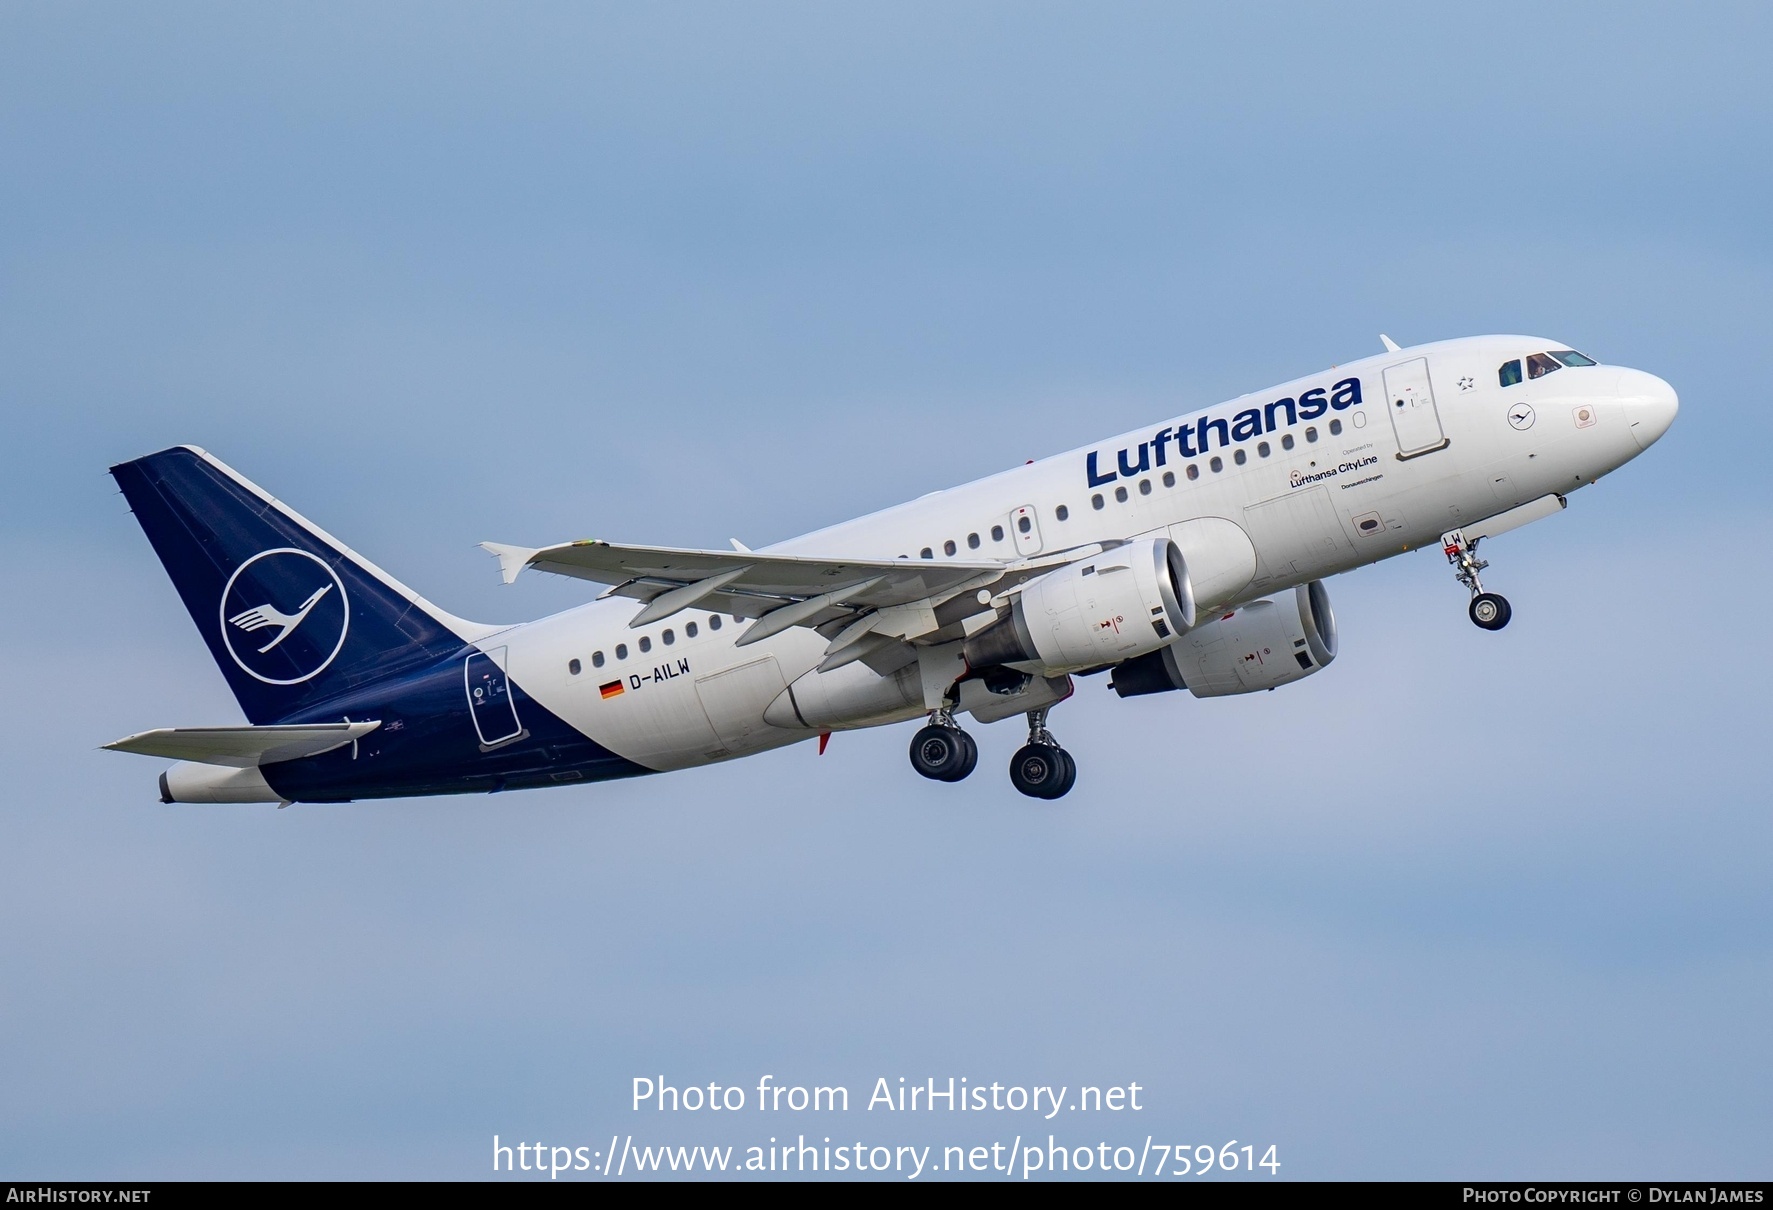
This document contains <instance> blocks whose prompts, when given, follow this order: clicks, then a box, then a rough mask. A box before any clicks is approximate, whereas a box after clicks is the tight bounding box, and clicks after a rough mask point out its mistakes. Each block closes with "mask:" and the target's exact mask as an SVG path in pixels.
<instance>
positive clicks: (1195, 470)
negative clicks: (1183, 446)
mask: <svg viewBox="0 0 1773 1210" xmlns="http://www.w3.org/2000/svg"><path fill="white" fill-rule="evenodd" d="M1188 477H1189V478H1190V479H1198V478H1200V467H1198V466H1196V465H1195V464H1194V463H1192V462H1190V463H1189V464H1188Z"/></svg>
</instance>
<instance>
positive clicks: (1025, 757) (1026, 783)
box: [1010, 707, 1077, 799]
mask: <svg viewBox="0 0 1773 1210" xmlns="http://www.w3.org/2000/svg"><path fill="white" fill-rule="evenodd" d="M1010 784H1011V785H1013V786H1015V787H1016V789H1018V790H1020V791H1021V792H1022V793H1024V794H1026V795H1028V796H1029V797H1030V798H1047V799H1052V798H1063V797H1064V796H1065V795H1066V794H1067V793H1069V792H1070V790H1071V787H1072V786H1074V785H1076V784H1077V762H1076V761H1074V760H1072V759H1071V753H1069V752H1067V751H1065V749H1063V748H1061V747H1060V746H1059V741H1058V740H1056V739H1054V738H1053V733H1052V732H1050V731H1048V730H1047V711H1046V708H1044V707H1043V708H1042V709H1039V710H1030V711H1029V712H1028V742H1027V743H1026V744H1024V745H1023V746H1022V747H1021V748H1019V749H1018V750H1017V751H1016V755H1015V756H1013V757H1011V758H1010Z"/></svg>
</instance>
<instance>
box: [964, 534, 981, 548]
mask: <svg viewBox="0 0 1773 1210" xmlns="http://www.w3.org/2000/svg"><path fill="white" fill-rule="evenodd" d="M967 549H968V550H978V549H979V535H978V534H968V535H967Z"/></svg>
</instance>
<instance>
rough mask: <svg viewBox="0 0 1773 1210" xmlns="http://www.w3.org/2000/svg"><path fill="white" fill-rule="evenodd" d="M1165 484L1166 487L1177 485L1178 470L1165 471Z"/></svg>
mask: <svg viewBox="0 0 1773 1210" xmlns="http://www.w3.org/2000/svg"><path fill="white" fill-rule="evenodd" d="M1164 486H1165V487H1175V486H1176V472H1175V471H1165V472H1164Z"/></svg>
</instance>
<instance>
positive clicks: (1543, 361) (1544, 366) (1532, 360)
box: [1527, 353, 1564, 378]
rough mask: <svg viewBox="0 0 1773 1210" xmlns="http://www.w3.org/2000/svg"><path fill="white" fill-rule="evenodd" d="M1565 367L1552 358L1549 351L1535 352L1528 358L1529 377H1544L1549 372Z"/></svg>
mask: <svg viewBox="0 0 1773 1210" xmlns="http://www.w3.org/2000/svg"><path fill="white" fill-rule="evenodd" d="M1563 368H1564V367H1563V366H1561V365H1559V364H1558V363H1557V362H1555V361H1553V360H1552V359H1551V356H1550V355H1549V354H1547V353H1535V354H1533V356H1531V357H1529V358H1527V377H1528V378H1544V377H1545V376H1546V375H1547V374H1550V373H1552V372H1553V371H1556V370H1561V369H1563Z"/></svg>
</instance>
